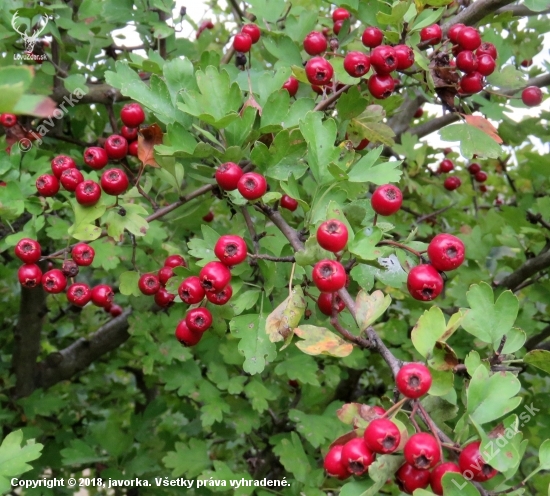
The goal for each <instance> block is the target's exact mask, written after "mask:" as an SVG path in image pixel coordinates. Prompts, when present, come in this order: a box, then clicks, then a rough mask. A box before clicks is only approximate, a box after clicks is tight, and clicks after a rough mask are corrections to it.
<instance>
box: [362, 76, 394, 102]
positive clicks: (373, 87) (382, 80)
mask: <svg viewBox="0 0 550 496" xmlns="http://www.w3.org/2000/svg"><path fill="white" fill-rule="evenodd" d="M367 86H368V88H369V91H370V94H371V95H372V96H373V97H374V98H376V99H377V100H384V99H385V98H388V97H389V96H390V95H391V94H392V92H393V90H394V89H395V81H394V79H393V78H392V77H391V76H390V75H389V74H388V75H386V76H381V75H379V74H373V75H372V76H371V77H369V82H368V85H367Z"/></svg>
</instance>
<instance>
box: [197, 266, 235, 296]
mask: <svg viewBox="0 0 550 496" xmlns="http://www.w3.org/2000/svg"><path fill="white" fill-rule="evenodd" d="M199 279H200V280H201V285H202V287H203V288H204V290H205V291H207V292H209V291H212V292H214V293H219V292H220V291H221V290H222V289H223V288H225V287H226V286H227V285H228V284H229V281H231V272H229V269H228V268H227V266H226V265H224V264H222V263H221V262H208V263H207V264H206V265H205V266H204V267H203V268H202V269H201V271H200V272H199Z"/></svg>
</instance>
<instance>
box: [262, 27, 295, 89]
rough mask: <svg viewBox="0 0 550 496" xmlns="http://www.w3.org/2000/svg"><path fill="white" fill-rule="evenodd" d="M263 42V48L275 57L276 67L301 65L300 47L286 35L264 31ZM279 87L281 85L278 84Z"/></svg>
mask: <svg viewBox="0 0 550 496" xmlns="http://www.w3.org/2000/svg"><path fill="white" fill-rule="evenodd" d="M263 44H264V47H265V49H266V50H267V51H268V52H269V53H270V54H271V55H273V57H274V58H275V59H276V61H277V62H275V67H276V68H278V69H282V68H283V67H288V66H301V65H302V56H301V55H300V49H299V48H298V46H297V45H296V43H294V42H293V41H292V40H291V39H290V38H289V37H288V36H286V35H284V34H279V33H277V34H275V33H266V36H265V37H263ZM280 87H281V85H279V88H280Z"/></svg>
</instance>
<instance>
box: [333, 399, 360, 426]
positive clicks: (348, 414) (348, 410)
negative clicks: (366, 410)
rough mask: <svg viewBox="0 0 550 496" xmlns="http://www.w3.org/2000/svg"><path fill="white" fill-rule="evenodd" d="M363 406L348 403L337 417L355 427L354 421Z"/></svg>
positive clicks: (337, 413) (337, 412)
mask: <svg viewBox="0 0 550 496" xmlns="http://www.w3.org/2000/svg"><path fill="white" fill-rule="evenodd" d="M362 406H363V405H361V403H346V404H345V405H342V408H340V409H339V410H337V411H336V416H337V417H338V418H339V419H340V422H343V423H344V424H348V425H353V420H354V419H355V417H357V416H358V415H359V411H360V409H361V407H362Z"/></svg>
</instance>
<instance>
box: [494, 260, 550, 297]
mask: <svg viewBox="0 0 550 496" xmlns="http://www.w3.org/2000/svg"><path fill="white" fill-rule="evenodd" d="M548 267H550V250H548V251H545V252H543V253H540V254H539V255H537V256H536V257H534V258H531V259H529V260H527V261H526V262H525V263H523V264H522V265H521V266H520V267H519V268H518V269H517V270H515V271H514V272H512V273H511V274H510V275H509V276H507V277H505V278H504V279H503V280H502V281H500V282H499V283H498V286H501V287H505V288H508V289H511V290H514V289H515V288H517V287H518V286H519V285H520V284H521V283H522V282H523V281H525V280H526V279H529V278H530V277H531V276H533V275H535V274H536V273H537V272H540V271H541V270H544V269H547V268H548Z"/></svg>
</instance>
